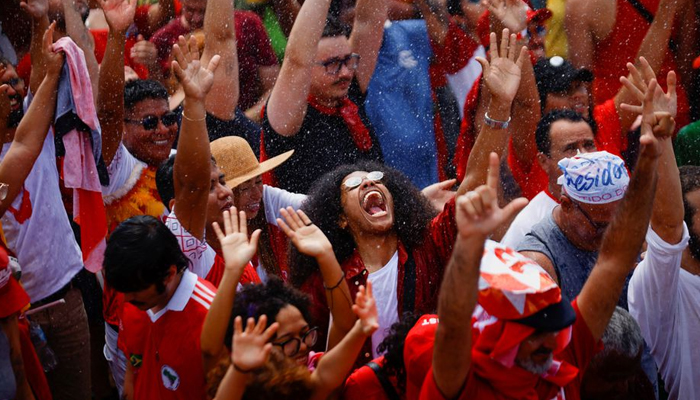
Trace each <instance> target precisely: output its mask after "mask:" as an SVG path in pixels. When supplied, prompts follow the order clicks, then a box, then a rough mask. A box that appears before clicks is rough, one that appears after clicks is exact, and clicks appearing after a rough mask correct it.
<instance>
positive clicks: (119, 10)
mask: <svg viewBox="0 0 700 400" xmlns="http://www.w3.org/2000/svg"><path fill="white" fill-rule="evenodd" d="M100 6H101V7H102V11H103V12H104V15H105V20H106V21H107V25H109V34H108V36H107V47H106V49H105V56H104V58H103V59H102V66H101V67H100V74H99V79H98V89H97V117H98V119H99V120H100V126H101V127H102V158H103V159H104V161H105V163H106V164H107V165H109V164H111V163H112V159H113V158H114V155H115V154H116V153H117V149H118V148H119V144H120V143H121V141H122V133H123V132H124V44H125V43H126V30H127V29H129V26H130V25H131V23H132V22H133V21H134V13H135V12H136V0H100Z"/></svg>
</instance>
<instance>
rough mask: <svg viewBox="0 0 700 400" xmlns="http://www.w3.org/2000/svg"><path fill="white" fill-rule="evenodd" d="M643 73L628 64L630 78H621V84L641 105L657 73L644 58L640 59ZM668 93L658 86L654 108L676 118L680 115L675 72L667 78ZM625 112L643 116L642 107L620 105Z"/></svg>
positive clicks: (669, 73)
mask: <svg viewBox="0 0 700 400" xmlns="http://www.w3.org/2000/svg"><path fill="white" fill-rule="evenodd" d="M639 62H640V68H641V72H640V71H639V70H638V69H637V67H636V66H635V65H634V64H632V63H627V69H628V70H629V71H630V78H631V79H629V78H627V77H625V76H623V77H620V82H622V84H623V85H625V87H626V88H627V89H628V90H629V91H630V92H631V93H632V94H634V95H635V96H636V97H637V101H639V103H643V102H644V97H645V96H646V92H647V88H648V85H649V83H650V82H651V80H652V79H655V78H656V73H655V72H654V70H653V69H652V68H651V65H649V62H648V61H647V60H646V58H644V57H640V58H639ZM666 84H667V91H666V93H664V91H663V89H662V88H661V87H660V86H659V85H657V87H656V90H655V91H654V97H653V103H652V104H653V108H654V112H664V113H668V114H669V115H670V116H671V117H673V118H675V117H676V115H677V113H678V96H677V95H676V73H675V72H674V71H669V72H668V75H667V77H666ZM620 107H622V109H624V110H625V111H630V112H633V113H636V114H642V113H643V109H642V106H641V105H631V104H625V103H622V104H621V105H620Z"/></svg>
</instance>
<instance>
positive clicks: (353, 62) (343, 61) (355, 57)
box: [316, 53, 360, 75]
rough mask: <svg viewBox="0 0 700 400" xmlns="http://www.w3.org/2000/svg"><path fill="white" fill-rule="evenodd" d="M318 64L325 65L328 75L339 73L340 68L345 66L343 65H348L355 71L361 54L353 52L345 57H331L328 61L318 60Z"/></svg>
mask: <svg viewBox="0 0 700 400" xmlns="http://www.w3.org/2000/svg"><path fill="white" fill-rule="evenodd" d="M316 64H318V65H321V66H323V67H324V68H325V69H326V73H327V74H328V75H337V74H338V73H339V72H340V69H341V68H343V65H345V66H346V67H348V69H349V70H350V71H355V70H356V69H357V66H358V65H359V64H360V55H359V54H357V53H352V54H349V55H347V56H346V57H343V58H339V57H335V58H330V59H328V60H326V61H321V62H317V63H316Z"/></svg>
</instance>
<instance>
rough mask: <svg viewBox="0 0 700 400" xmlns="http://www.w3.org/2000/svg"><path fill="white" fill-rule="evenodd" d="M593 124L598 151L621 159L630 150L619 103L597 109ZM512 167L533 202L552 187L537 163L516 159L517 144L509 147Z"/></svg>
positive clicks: (509, 158) (594, 113)
mask: <svg viewBox="0 0 700 400" xmlns="http://www.w3.org/2000/svg"><path fill="white" fill-rule="evenodd" d="M593 120H594V121H595V123H596V124H597V125H598V133H597V134H596V136H595V144H596V147H597V148H598V150H605V151H607V152H609V153H612V154H615V155H616V156H621V154H622V152H623V151H624V150H626V149H627V136H626V134H625V133H623V132H622V125H620V115H619V114H618V113H617V109H616V108H615V100H614V99H610V100H608V101H606V102H605V103H603V104H600V105H597V106H595V107H594V108H593ZM508 166H509V167H510V171H511V173H512V174H513V178H514V179H515V181H516V182H517V183H518V185H520V189H521V190H522V194H523V197H526V198H527V199H528V200H531V199H532V198H533V197H535V196H537V194H538V193H539V192H541V191H543V190H545V189H547V187H548V185H549V178H548V177H547V173H546V172H544V170H543V169H542V167H541V166H540V164H539V163H538V162H537V161H536V160H535V159H532V160H529V162H528V163H524V162H522V161H521V160H520V159H518V157H516V156H515V149H514V148H513V141H512V139H511V140H510V142H509V144H508Z"/></svg>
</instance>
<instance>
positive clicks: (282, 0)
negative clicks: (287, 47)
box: [272, 0, 301, 36]
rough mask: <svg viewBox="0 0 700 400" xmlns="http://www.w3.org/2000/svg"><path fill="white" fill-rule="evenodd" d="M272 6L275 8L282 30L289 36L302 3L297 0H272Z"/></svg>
mask: <svg viewBox="0 0 700 400" xmlns="http://www.w3.org/2000/svg"><path fill="white" fill-rule="evenodd" d="M272 8H273V9H274V10H275V15H277V20H278V21H279V23H280V28H282V32H284V35H285V36H289V34H290V33H291V32H292V26H294V20H296V18H297V15H298V14H299V9H300V8H301V5H299V2H298V1H297V0H272Z"/></svg>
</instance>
